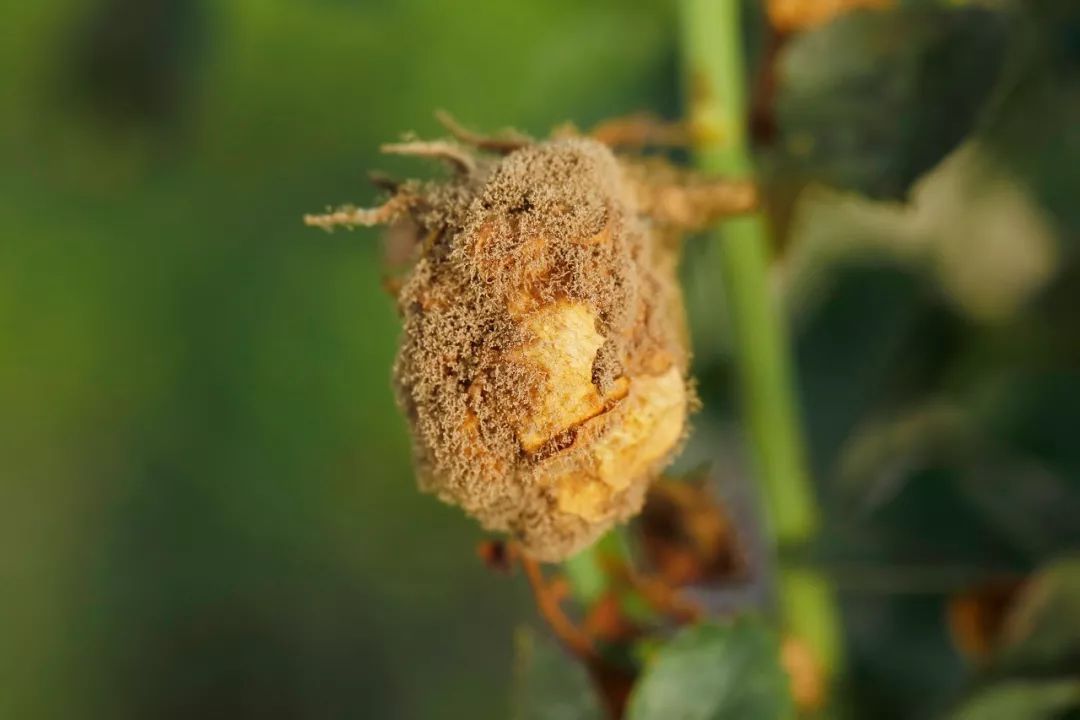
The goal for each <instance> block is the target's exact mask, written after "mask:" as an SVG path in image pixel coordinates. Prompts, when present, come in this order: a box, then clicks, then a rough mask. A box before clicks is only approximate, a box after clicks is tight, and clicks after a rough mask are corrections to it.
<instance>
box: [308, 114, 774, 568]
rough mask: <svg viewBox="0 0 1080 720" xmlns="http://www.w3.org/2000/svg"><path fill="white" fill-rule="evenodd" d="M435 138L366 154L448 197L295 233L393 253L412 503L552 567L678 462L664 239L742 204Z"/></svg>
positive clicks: (420, 194)
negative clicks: (422, 502) (380, 229)
mask: <svg viewBox="0 0 1080 720" xmlns="http://www.w3.org/2000/svg"><path fill="white" fill-rule="evenodd" d="M447 122H448V127H449V129H450V130H451V132H452V133H454V134H455V135H456V136H457V140H458V141H457V142H450V141H439V142H430V143H425V142H411V143H404V144H398V145H390V146H385V147H384V151H387V152H393V153H403V154H412V155H424V156H432V157H437V158H439V159H441V160H443V161H445V162H447V163H449V164H450V166H451V167H452V168H453V170H454V173H453V175H452V177H450V178H449V179H447V180H445V181H441V182H429V183H419V182H407V183H402V184H397V185H394V186H393V188H392V192H393V194H392V196H391V198H390V199H389V200H388V201H387V202H386V203H385V204H384V205H383V206H381V207H379V208H375V209H373V210H357V209H350V208H345V209H342V210H340V211H338V212H336V213H330V214H327V215H321V216H309V217H308V218H307V222H308V223H309V224H311V225H317V226H322V227H327V228H329V227H333V226H335V225H370V224H376V223H386V224H390V225H391V229H392V232H393V233H394V235H395V237H397V238H401V237H402V236H404V237H406V238H411V241H410V242H411V244H413V245H414V246H415V260H414V262H413V264H412V266H411V269H410V270H409V271H408V273H407V274H406V276H405V277H404V279H403V281H402V283H401V284H400V287H399V289H398V291H397V298H398V308H399V310H400V313H401V316H402V319H403V324H404V332H403V335H402V340H401V347H400V349H399V351H398V355H397V361H396V362H395V365H394V381H395V386H396V390H397V395H398V400H399V403H400V405H401V407H402V409H403V411H404V413H405V415H406V417H407V418H408V421H409V424H410V426H411V428H412V434H413V444H414V448H415V455H416V463H417V468H418V474H419V477H420V485H421V487H422V488H423V489H424V490H426V491H428V492H431V493H434V494H435V495H437V496H438V497H440V498H441V499H443V500H445V501H447V502H449V503H452V504H455V505H458V506H460V507H462V508H463V509H464V510H465V511H466V512H467V513H469V514H470V515H472V516H473V517H475V518H476V519H477V520H479V521H480V523H481V524H482V525H483V526H484V527H486V528H488V529H490V530H496V531H503V532H507V533H510V534H512V535H513V536H514V537H516V538H517V539H518V540H519V541H520V543H521V544H522V546H523V547H524V549H525V550H526V551H527V552H529V553H530V554H531V555H533V556H534V557H536V558H537V559H540V560H545V561H558V560H562V559H564V558H566V557H567V556H569V555H571V554H572V553H574V552H575V551H577V550H580V549H581V548H583V547H585V546H586V545H588V544H589V543H590V542H592V541H593V540H595V539H596V538H597V537H599V536H600V535H601V534H602V533H603V532H604V531H606V530H607V529H609V528H610V527H611V526H612V525H614V524H615V523H616V522H619V521H622V520H626V519H627V518H629V517H631V516H633V515H634V514H636V513H637V512H638V511H639V510H640V508H641V504H642V501H643V498H644V496H645V491H646V489H647V488H648V486H649V484H650V483H651V482H652V480H653V479H654V478H656V477H657V475H658V473H659V472H660V470H661V469H662V468H664V466H666V465H667V463H668V462H669V461H670V459H671V458H672V455H673V454H674V453H675V452H676V450H677V449H678V447H679V445H680V441H681V439H682V437H683V436H684V434H685V433H686V427H687V424H686V421H687V414H688V411H689V410H690V409H691V406H692V405H693V393H692V391H691V390H690V388H689V385H688V378H687V366H688V360H689V350H688V345H687V336H686V331H685V327H684V320H683V303H682V298H681V295H680V290H679V285H678V281H677V277H676V268H677V264H678V254H679V242H678V233H679V231H683V230H686V229H688V228H693V227H700V226H701V225H704V224H705V223H707V222H709V221H711V220H713V219H715V218H717V217H719V216H722V215H727V214H731V213H736V212H743V211H746V210H748V209H750V208H751V207H752V206H753V205H754V203H755V193H754V189H753V187H752V186H750V185H747V184H745V183H736V182H723V181H715V180H713V181H707V180H704V179H701V178H696V177H693V176H690V175H688V174H686V173H683V172H680V171H678V170H676V169H675V168H673V167H671V166H670V165H667V164H664V163H657V162H655V161H654V162H651V163H650V162H645V161H643V160H641V159H633V158H625V157H617V156H616V155H615V154H613V152H612V150H611V149H610V148H609V147H608V146H607V145H605V144H603V143H601V142H599V141H598V140H595V139H592V138H590V137H587V136H581V135H578V134H576V133H573V132H569V131H564V132H563V133H562V135H563V136H562V137H557V138H554V139H550V140H546V141H531V140H529V139H527V138H524V137H521V136H516V135H515V136H506V137H502V138H481V137H476V136H474V135H472V134H470V133H467V132H466V131H463V130H461V129H460V128H458V127H457V126H456V125H454V124H453V123H452V121H447ZM613 144H623V143H621V142H616V143H613Z"/></svg>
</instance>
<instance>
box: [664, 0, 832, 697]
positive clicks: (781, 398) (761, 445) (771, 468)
mask: <svg viewBox="0 0 1080 720" xmlns="http://www.w3.org/2000/svg"><path fill="white" fill-rule="evenodd" d="M680 10H681V13H680V32H681V37H680V44H681V47H682V55H683V68H684V76H685V91H686V95H687V103H688V104H687V111H688V113H687V114H688V119H689V121H690V127H691V132H692V134H693V138H694V151H695V158H696V161H697V163H698V166H699V167H700V168H701V169H702V170H705V171H708V172H710V173H717V174H722V175H726V176H730V177H748V176H750V175H752V173H753V164H752V161H751V157H750V152H749V149H748V143H747V137H746V133H747V130H746V119H747V116H748V112H747V107H746V100H745V95H746V91H745V73H744V64H743V44H742V33H741V23H740V2H739V0H681V7H680ZM714 235H715V236H716V237H714V238H713V239H714V240H715V242H714V243H713V244H712V247H711V248H710V253H712V255H711V257H712V258H715V266H716V267H717V269H718V270H719V273H720V277H721V278H722V281H723V285H724V290H725V293H726V300H727V306H728V309H729V313H730V325H731V331H732V334H733V340H734V347H735V352H736V356H737V358H736V359H737V364H738V369H739V380H740V391H741V400H742V406H743V414H744V417H745V423H746V428H747V434H748V439H749V442H750V445H751V451H752V459H753V462H754V467H755V470H756V472H757V475H758V477H759V479H760V483H761V487H762V495H763V498H764V504H765V511H766V516H767V523H768V527H769V532H770V536H771V538H772V540H773V541H774V543H775V546H776V549H777V550H778V551H779V550H783V551H784V553H783V554H782V557H781V560H783V557H784V556H789V555H790V554H797V553H798V549H799V548H800V547H805V546H807V545H809V544H810V543H811V542H813V540H814V538H815V536H816V535H817V531H818V524H819V512H818V506H817V502H816V500H815V497H814V492H813V487H812V486H811V483H810V475H809V472H808V469H807V463H806V451H805V446H804V440H803V437H802V432H801V425H800V423H799V418H798V413H797V410H796V403H795V393H794V390H793V381H792V373H791V368H790V352H789V349H788V343H787V338H786V333H785V328H784V325H783V322H782V314H781V312H780V309H779V307H778V304H777V301H776V299H775V298H774V296H773V293H772V292H771V291H770V287H769V278H768V263H769V232H768V226H767V225H766V223H765V220H764V218H763V217H762V216H761V215H760V214H754V215H750V216H746V217H740V218H737V219H733V220H729V221H727V222H725V223H724V224H723V226H722V227H720V228H718V229H717V230H716V231H714ZM789 551H792V552H789ZM779 584H780V587H779V593H780V595H779V597H780V602H779V609H780V612H781V616H782V617H781V619H782V622H783V624H784V630H785V632H787V633H790V634H791V635H793V636H795V637H798V638H799V639H801V640H802V641H803V642H805V643H806V644H807V645H808V646H809V647H810V649H811V650H812V651H814V653H815V655H816V656H817V657H818V658H819V660H820V662H821V663H822V666H823V668H824V669H825V670H826V672H828V673H829V675H830V676H831V675H834V674H835V673H836V672H837V671H838V670H839V662H840V643H839V639H838V638H839V626H838V619H837V612H836V607H835V601H834V598H833V596H832V593H831V590H830V588H829V586H828V583H827V582H826V581H825V579H824V577H823V576H822V575H821V574H820V573H818V572H817V571H816V570H814V569H812V568H808V567H801V568H797V567H788V566H786V565H785V564H784V563H783V562H781V564H780V572H779Z"/></svg>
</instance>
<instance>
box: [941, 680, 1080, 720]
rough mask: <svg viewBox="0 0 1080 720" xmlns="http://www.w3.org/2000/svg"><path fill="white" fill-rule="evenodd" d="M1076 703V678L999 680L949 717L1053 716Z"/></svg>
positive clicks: (1045, 719) (1079, 697) (1025, 719)
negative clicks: (997, 683) (999, 683)
mask: <svg viewBox="0 0 1080 720" xmlns="http://www.w3.org/2000/svg"><path fill="white" fill-rule="evenodd" d="M1077 707H1080V680H1057V681H1048V682H1026V681H1016V682H1008V683H1002V684H1001V685H997V686H994V687H991V688H989V689H988V690H984V691H982V692H980V693H978V694H977V695H976V696H975V697H974V698H973V699H971V700H969V701H968V702H967V703H965V704H964V705H963V706H962V707H961V708H960V710H959V711H957V712H956V713H954V714H953V715H951V716H950V720H1054V719H1055V718H1060V717H1061V713H1063V712H1064V711H1066V710H1070V709H1073V708H1077Z"/></svg>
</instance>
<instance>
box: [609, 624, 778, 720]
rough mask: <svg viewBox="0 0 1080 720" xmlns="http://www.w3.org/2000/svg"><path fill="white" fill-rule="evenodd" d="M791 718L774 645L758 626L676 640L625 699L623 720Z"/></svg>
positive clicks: (714, 627)
mask: <svg viewBox="0 0 1080 720" xmlns="http://www.w3.org/2000/svg"><path fill="white" fill-rule="evenodd" d="M793 714H794V709H793V704H792V701H791V695H790V688H789V679H788V676H787V674H786V673H785V672H784V670H783V669H782V668H781V666H780V663H779V643H778V641H777V637H776V635H775V633H773V632H772V631H771V630H770V629H769V628H768V627H767V626H766V625H765V624H764V623H763V622H762V621H761V620H759V619H756V618H742V619H740V620H737V621H735V622H734V623H732V624H730V625H720V624H716V623H704V624H701V625H696V626H693V627H690V628H687V629H685V630H683V631H682V632H680V633H679V634H678V635H676V636H675V637H674V638H673V639H672V640H671V642H669V643H668V644H667V645H666V646H665V647H664V648H663V649H662V650H661V651H660V654H659V656H657V658H656V659H655V660H654V661H653V663H652V664H651V665H650V666H649V667H648V668H647V669H646V671H645V673H644V675H643V676H642V678H641V680H639V681H638V684H637V686H636V687H635V688H634V691H633V693H632V694H631V696H630V705H629V709H628V713H627V717H628V718H629V720H721V719H723V718H734V719H737V720H773V719H774V718H789V717H792V716H793Z"/></svg>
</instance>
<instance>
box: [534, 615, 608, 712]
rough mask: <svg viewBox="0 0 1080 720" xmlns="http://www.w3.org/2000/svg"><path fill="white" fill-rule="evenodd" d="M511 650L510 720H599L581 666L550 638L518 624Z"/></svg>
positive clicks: (596, 701)
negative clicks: (511, 712) (511, 700)
mask: <svg viewBox="0 0 1080 720" xmlns="http://www.w3.org/2000/svg"><path fill="white" fill-rule="evenodd" d="M514 650H515V653H514V654H515V658H514V663H515V668H514V670H515V672H514V676H515V677H514V680H515V684H514V696H513V711H514V713H513V718H514V720H603V718H604V717H605V715H604V711H603V708H602V707H601V705H600V699H599V697H598V696H597V694H596V692H595V691H594V690H593V687H592V684H591V683H590V681H589V676H588V673H587V672H586V671H585V668H584V667H582V665H581V663H579V662H577V661H576V660H575V659H574V658H572V657H570V656H569V655H568V654H567V653H566V652H565V651H563V650H562V648H560V647H559V646H558V645H557V644H556V643H555V642H554V641H553V640H551V639H550V638H548V637H547V636H546V635H544V634H543V633H540V632H537V631H536V630H534V629H533V628H531V627H528V626H522V627H520V628H518V630H517V634H516V636H515V638H514Z"/></svg>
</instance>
